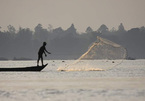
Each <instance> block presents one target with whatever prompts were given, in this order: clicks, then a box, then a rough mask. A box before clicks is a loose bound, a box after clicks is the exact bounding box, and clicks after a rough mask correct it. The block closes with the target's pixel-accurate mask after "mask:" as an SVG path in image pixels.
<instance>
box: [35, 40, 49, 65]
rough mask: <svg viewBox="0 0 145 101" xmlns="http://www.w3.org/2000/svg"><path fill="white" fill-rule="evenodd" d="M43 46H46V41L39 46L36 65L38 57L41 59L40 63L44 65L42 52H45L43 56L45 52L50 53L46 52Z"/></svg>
mask: <svg viewBox="0 0 145 101" xmlns="http://www.w3.org/2000/svg"><path fill="white" fill-rule="evenodd" d="M45 46H46V42H43V46H41V47H40V49H39V52H38V60H37V66H39V60H40V59H41V63H42V65H44V64H43V53H44V54H45V56H47V55H46V53H45V52H47V53H48V54H51V53H50V52H48V51H47V50H46V48H45Z"/></svg>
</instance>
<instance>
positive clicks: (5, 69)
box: [0, 64, 48, 72]
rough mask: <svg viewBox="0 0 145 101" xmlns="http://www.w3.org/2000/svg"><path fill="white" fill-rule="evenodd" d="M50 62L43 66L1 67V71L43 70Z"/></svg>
mask: <svg viewBox="0 0 145 101" xmlns="http://www.w3.org/2000/svg"><path fill="white" fill-rule="evenodd" d="M47 65H48V64H45V65H43V66H32V67H21V68H0V72H3V71H14V72H15V71H28V72H29V71H41V70H42V69H43V68H45V67H46V66H47Z"/></svg>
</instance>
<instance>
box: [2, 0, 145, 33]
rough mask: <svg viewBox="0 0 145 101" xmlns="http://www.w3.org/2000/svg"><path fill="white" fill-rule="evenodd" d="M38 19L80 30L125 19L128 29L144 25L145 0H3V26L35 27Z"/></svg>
mask: <svg viewBox="0 0 145 101" xmlns="http://www.w3.org/2000/svg"><path fill="white" fill-rule="evenodd" d="M38 23H41V24H42V25H43V27H44V28H47V27H48V25H49V24H51V25H52V26H53V28H57V27H62V28H63V29H64V30H66V29H67V28H68V27H70V26H71V24H72V23H73V24H74V25H75V27H76V28H77V31H79V32H84V31H85V30H86V28H87V27H88V26H90V27H92V29H93V30H97V29H98V28H99V27H100V26H101V25H102V24H105V25H107V26H108V28H109V29H111V28H112V27H115V28H116V29H117V28H118V25H119V24H120V23H123V25H124V27H125V28H126V29H127V30H128V29H131V28H134V27H141V26H145V0H0V26H1V27H2V29H1V30H3V29H6V28H7V26H8V25H9V24H10V25H13V26H14V27H15V28H16V29H18V28H19V26H21V27H23V28H25V27H28V28H31V29H32V30H34V27H35V26H36V25H37V24H38Z"/></svg>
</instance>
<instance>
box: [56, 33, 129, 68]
mask: <svg viewBox="0 0 145 101" xmlns="http://www.w3.org/2000/svg"><path fill="white" fill-rule="evenodd" d="M126 53H127V52H126V49H125V48H124V47H122V46H121V45H119V44H116V43H114V42H112V41H110V40H107V39H104V38H101V37H99V36H97V40H96V41H95V42H94V43H93V44H92V45H91V46H90V47H89V48H88V51H87V52H85V53H84V54H83V55H82V56H81V57H80V58H79V59H77V60H75V61H74V62H73V63H70V64H68V65H66V66H64V67H59V68H58V69H57V70H58V71H102V70H108V69H111V68H113V67H116V66H117V65H119V64H121V63H122V62H123V60H124V59H125V58H126V55H127V54H126Z"/></svg>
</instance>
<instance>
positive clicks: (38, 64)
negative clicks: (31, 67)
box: [37, 54, 40, 66]
mask: <svg viewBox="0 0 145 101" xmlns="http://www.w3.org/2000/svg"><path fill="white" fill-rule="evenodd" d="M39 60H40V55H39V54H38V60H37V66H39Z"/></svg>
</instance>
